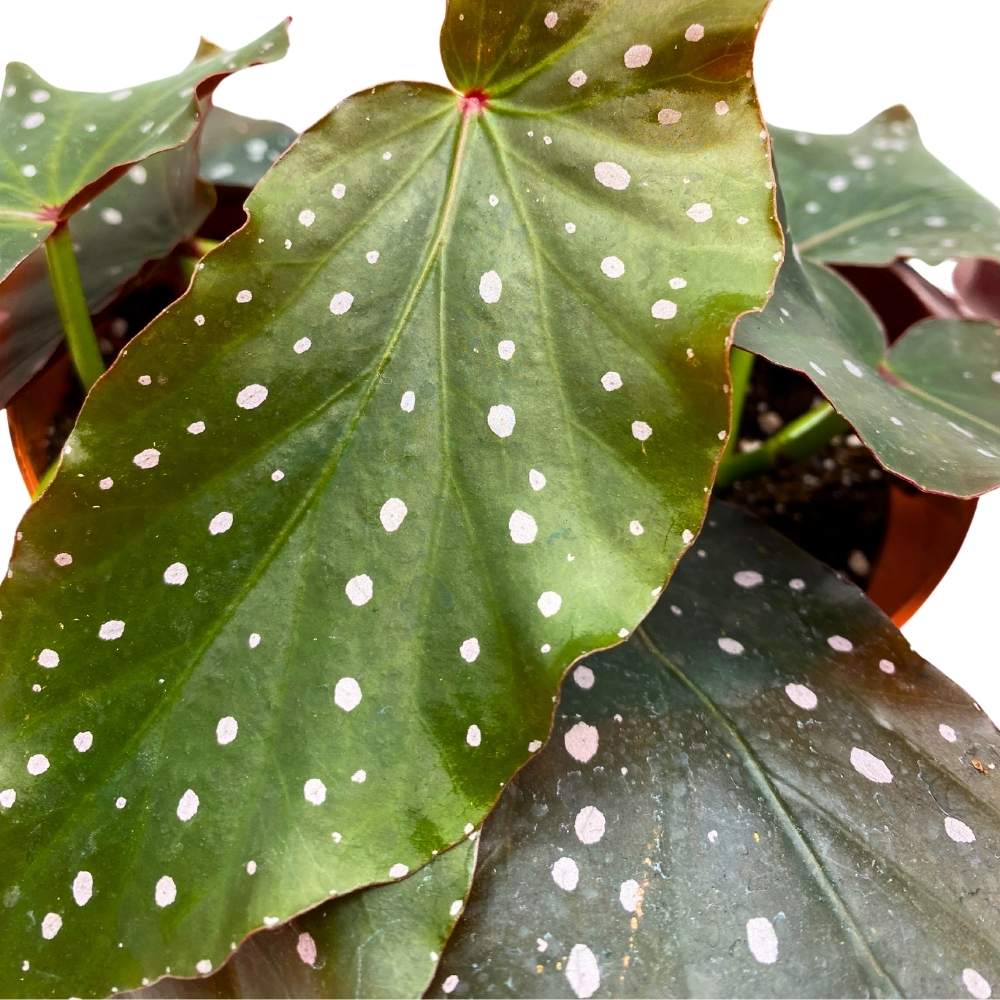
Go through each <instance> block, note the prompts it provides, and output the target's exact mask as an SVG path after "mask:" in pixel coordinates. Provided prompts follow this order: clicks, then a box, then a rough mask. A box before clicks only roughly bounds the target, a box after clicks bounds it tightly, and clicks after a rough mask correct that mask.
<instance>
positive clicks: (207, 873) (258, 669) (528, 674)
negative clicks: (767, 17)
mask: <svg viewBox="0 0 1000 1000" xmlns="http://www.w3.org/2000/svg"><path fill="white" fill-rule="evenodd" d="M698 10H699V11H700V12H701V14H702V15H703V16H704V23H701V21H698V22H697V23H695V22H694V19H693V17H688V16H686V15H683V16H682V15H681V14H678V13H676V12H675V13H672V14H670V15H669V16H664V10H663V5H662V4H660V3H659V2H651V0H650V2H635V0H629V2H627V3H625V2H617V3H615V2H611V0H609V2H606V3H602V4H586V5H579V4H567V5H566V7H565V9H564V14H565V16H560V17H558V18H553V17H549V13H550V8H547V7H545V6H537V5H535V4H527V3H526V4H521V5H518V6H515V7H514V8H506V11H505V13H504V14H503V16H502V17H500V16H499V15H494V14H489V15H488V16H486V15H485V14H484V20H483V22H482V24H481V27H480V28H477V29H476V33H475V34H474V36H473V37H472V38H471V39H469V38H466V39H465V40H464V41H461V39H462V38H464V37H465V35H466V34H467V33H468V31H469V30H470V25H469V22H470V19H471V17H472V14H473V13H475V19H476V21H477V22H478V21H479V15H478V13H477V12H476V11H472V12H467V10H466V8H465V6H463V5H461V4H459V5H452V6H451V7H450V8H449V10H448V15H447V20H446V24H445V28H444V37H445V38H446V39H448V38H452V39H454V42H453V44H446V46H445V56H446V62H447V65H448V66H449V71H450V72H451V75H452V78H453V79H454V80H455V82H456V83H461V84H462V86H463V89H465V77H464V76H463V73H462V71H461V69H460V68H456V59H459V57H460V55H461V54H463V53H464V55H465V58H466V59H468V58H470V57H471V55H472V53H475V52H477V51H480V52H483V53H485V52H486V50H487V48H488V47H489V46H492V45H494V44H495V43H496V40H497V39H498V38H501V37H504V38H506V39H507V42H509V45H508V44H506V43H505V45H504V47H503V52H504V53H507V55H506V56H503V57H501V54H500V53H499V52H496V53H494V54H493V55H490V57H489V59H490V61H489V62H488V64H487V63H483V64H482V66H481V68H480V74H479V75H481V77H482V79H483V80H484V83H488V84H489V87H491V88H493V90H494V91H496V92H498V93H499V92H502V93H503V97H502V99H501V98H496V102H495V104H494V99H493V97H492V96H490V95H491V94H492V93H493V91H489V90H486V89H485V88H484V89H481V90H480V91H479V92H478V93H473V94H469V95H467V96H463V97H460V96H458V95H457V94H455V93H453V92H449V91H446V90H443V89H441V88H438V87H433V86H424V85H419V84H409V83H405V84H404V83H397V84H391V85H387V86H383V87H379V88H376V89H374V90H369V91H366V92H364V93H362V94H359V95H357V96H355V97H353V98H351V99H349V100H347V101H345V102H344V103H343V104H341V105H340V106H339V107H338V108H337V109H336V110H335V111H334V112H333V113H332V114H331V115H330V116H329V117H328V118H326V119H325V120H323V121H322V122H321V123H319V124H318V125H317V126H316V127H315V128H313V129H311V130H310V131H309V132H307V133H306V134H305V135H304V136H303V137H302V139H301V140H299V141H298V142H297V143H296V144H295V145H294V146H293V147H292V148H291V149H290V150H289V151H288V153H287V154H286V155H285V156H283V157H282V158H281V160H280V161H279V162H277V163H276V164H275V165H274V168H273V169H272V170H270V171H269V172H268V173H267V175H266V176H265V177H264V178H263V180H262V181H261V183H260V184H259V185H258V187H257V189H256V190H255V191H254V193H253V194H252V195H251V197H250V199H249V201H248V203H247V210H248V212H249V216H250V218H249V221H248V223H247V225H246V226H245V227H244V228H243V229H242V230H240V232H238V233H237V234H235V235H234V236H233V237H231V238H230V239H229V240H228V241H227V242H226V243H225V244H224V245H223V246H222V247H220V248H219V249H218V250H217V251H215V252H213V253H212V254H210V255H209V256H208V257H207V258H206V261H205V267H204V269H203V270H201V271H199V272H198V274H197V275H196V277H195V280H194V282H193V286H192V288H191V290H190V291H189V293H188V294H187V295H186V296H185V297H184V298H182V299H181V300H179V301H178V302H177V303H175V304H174V305H173V306H171V307H170V308H168V309H167V310H166V311H165V312H164V313H163V314H162V315H161V316H160V318H159V319H158V320H157V321H156V322H154V323H153V324H152V325H151V326H150V327H148V328H147V330H146V331H145V333H144V334H143V335H141V336H140V337H139V338H137V339H136V340H135V341H133V342H132V343H131V344H130V345H129V347H128V349H127V350H126V351H125V352H123V354H122V355H121V356H120V358H119V360H118V361H117V362H116V364H115V366H114V367H113V369H112V370H111V371H110V372H109V373H108V374H107V375H106V376H105V377H104V378H102V380H101V381H100V383H99V384H98V385H97V386H96V387H95V390H94V391H93V392H92V393H91V395H90V397H89V401H88V403H87V404H86V406H85V408H84V411H83V413H82V415H81V418H80V421H79V423H78V425H77V430H76V431H75V433H74V435H73V436H72V437H71V439H70V441H69V446H68V452H67V454H66V455H65V458H64V460H63V462H62V468H61V472H60V474H59V475H58V476H57V478H56V480H55V482H54V484H53V485H52V486H51V487H50V488H49V490H48V491H47V492H46V494H45V496H44V498H43V499H42V500H41V501H40V502H39V503H38V504H37V505H36V506H35V507H34V508H33V509H32V510H31V512H30V513H29V514H28V516H27V518H26V519H25V522H24V523H23V525H22V538H21V541H20V542H19V544H18V546H17V550H16V552H15V555H14V558H13V564H12V574H13V575H12V576H11V577H10V578H9V579H8V580H6V581H5V583H4V585H3V589H2V590H0V612H2V619H0V649H2V653H0V657H2V661H0V662H2V665H3V670H2V674H0V677H2V680H0V706H2V708H0V712H2V713H3V714H2V717H0V719H2V728H3V732H4V733H5V739H4V742H3V750H2V755H0V787H3V788H8V787H9V788H11V789H12V791H13V794H15V795H16V800H15V799H12V800H11V801H12V805H11V806H10V808H8V809H6V811H5V812H4V813H3V815H2V817H0V819H2V824H3V825H2V826H0V871H3V872H4V873H5V878H6V879H7V884H8V885H10V886H17V896H16V900H15V901H14V902H13V903H12V905H11V906H9V907H5V908H3V909H2V910H0V937H2V939H3V940H4V942H5V945H6V946H7V950H8V951H9V953H10V954H11V955H12V956H14V957H15V959H16V961H15V960H12V961H11V962H10V963H8V964H7V966H6V967H4V968H3V969H2V970H0V991H2V990H6V991H7V992H12V993H28V994H32V995H34V994H38V993H43V994H49V993H53V994H58V995H65V994H66V993H68V992H72V993H76V994H78V995H79V994H81V993H84V994H88V995H89V994H91V993H101V994H105V993H107V992H108V991H109V990H110V989H111V988H112V987H117V988H119V989H123V988H127V987H129V986H135V985H137V984H138V983H139V982H140V980H141V978H142V977H144V976H145V977H147V978H153V977H155V976H159V975H162V974H163V972H164V971H165V969H164V967H165V966H166V965H169V966H170V967H171V970H172V972H173V973H174V974H175V975H176V974H182V975H192V974H194V972H195V970H196V969H197V963H198V962H202V961H206V960H207V961H209V962H210V963H211V964H212V966H213V967H214V966H217V965H218V964H219V963H220V962H221V961H222V960H223V959H224V958H225V957H226V956H227V955H228V954H229V951H230V943H231V942H232V941H234V940H237V941H238V940H240V939H241V938H242V937H243V936H244V935H245V934H247V933H248V932H250V931H252V930H253V929H255V928H258V927H260V926H261V925H262V924H264V923H265V920H268V919H272V918H277V919H278V920H279V921H281V920H286V919H288V918H290V917H291V916H293V915H294V914H296V913H299V912H301V911H303V910H304V909H307V908H309V907H310V906H313V905H315V904H316V903H317V902H319V901H320V900H323V899H325V898H327V897H328V895H329V894H330V893H331V892H332V893H335V894H343V893H345V892H348V891H349V890H353V889H355V888H357V887H359V886H363V885H366V884H370V883H376V882H384V881H387V880H391V879H394V878H397V877H399V876H400V874H401V873H402V872H404V871H407V870H410V869H414V870H415V869H416V868H417V867H419V866H420V865H422V864H424V863H425V862H427V861H428V860H430V858H431V857H432V853H433V852H434V851H441V850H443V849H444V848H446V847H448V846H450V845H452V844H454V843H456V842H458V841H459V840H460V839H461V838H462V837H463V836H465V830H466V828H467V826H468V824H470V823H471V824H473V825H476V824H478V822H479V821H480V820H481V819H482V817H483V816H484V815H485V813H486V812H487V811H488V809H489V808H490V807H491V806H492V805H493V803H494V801H495V799H496V797H497V795H498V794H499V792H500V789H501V786H502V784H503V783H504V782H505V781H506V780H508V779H509V778H510V776H511V775H512V774H513V773H514V771H515V770H516V769H517V768H518V767H519V766H520V765H521V764H523V763H524V762H525V760H526V759H527V758H528V757H529V755H530V754H531V753H533V752H535V750H537V748H538V747H539V746H540V741H541V740H543V739H544V738H545V736H546V735H547V733H548V731H549V726H550V723H551V713H552V698H553V695H554V694H555V692H556V688H557V684H558V682H559V679H560V677H561V676H562V674H563V672H564V671H565V669H566V667H567V666H568V665H569V664H570V663H571V662H572V661H573V660H574V659H576V658H577V657H578V656H580V655H581V654H583V653H585V652H588V651H591V650H593V649H596V648H603V647H606V646H609V645H612V644H614V643H616V642H618V641H619V639H620V638H621V637H623V636H625V635H627V634H628V633H629V631H630V630H631V629H632V628H633V627H634V626H635V625H636V624H637V623H638V621H639V620H640V619H641V618H642V617H643V616H644V614H645V613H646V612H647V611H648V609H649V608H650V606H651V605H652V603H653V602H654V600H655V595H656V594H657V593H658V592H659V589H660V587H661V586H662V584H663V582H664V579H665V577H666V576H667V575H668V574H669V572H670V571H671V569H672V566H673V564H674V562H675V561H676V559H677V558H678V557H679V555H680V553H681V552H682V550H683V549H684V548H685V547H686V546H688V545H689V544H690V542H691V541H692V540H693V537H694V534H695V533H696V532H697V530H698V528H699V525H700V522H701V519H702V516H703V513H704V509H705V504H706V498H707V495H708V490H709V487H710V484H711V482H712V476H713V473H714V469H715V465H716V462H717V460H718V457H719V453H720V451H721V449H722V447H723V438H724V436H725V432H724V428H725V427H726V425H727V421H728V405H727V396H726V393H725V384H726V381H727V371H726V352H727V340H728V337H729V334H730V331H731V327H732V324H733V322H734V320H735V318H736V317H737V316H738V315H739V314H740V313H742V312H743V311H744V310H747V309H751V308H754V307H758V306H759V305H760V304H761V302H762V300H763V298H764V296H765V295H766V293H767V291H768V289H769V285H770V282H771V280H772V277H773V272H774V269H775V260H774V258H775V254H776V253H777V252H778V250H779V241H778V232H777V224H776V221H775V220H774V218H773V216H772V190H771V188H772V182H771V178H770V165H769V162H768V157H767V156H766V148H765V143H764V142H763V141H762V139H761V130H760V120H759V115H758V111H757V108H756V104H755V102H754V97H753V93H752V89H751V81H750V78H749V75H748V74H749V69H750V58H751V50H752V45H753V39H754V33H755V30H756V29H755V24H756V21H757V19H758V17H759V15H760V12H761V4H760V3H759V2H757V0H754V2H741V3H735V4H734V3H727V4H725V5H723V6H721V7H720V6H717V5H702V6H700V7H699V8H698ZM709 15H711V17H710V16H709ZM505 32H506V34H505ZM508 36H509V37H508ZM636 46H639V51H638V53H637V51H636V49H635V47H636ZM647 49H648V50H649V51H648V52H647V51H646V50H647ZM515 57H516V58H517V59H519V60H521V62H520V63H519V65H523V66H529V67H530V70H529V69H521V70H520V71H518V72H519V73H520V74H521V79H520V80H519V79H518V76H517V75H511V73H508V72H507V71H506V70H503V72H501V69H502V64H503V58H515ZM483 58H485V56H483ZM494 65H496V66H499V67H500V69H497V70H496V71H494V70H492V69H490V68H489V67H490V66H494ZM578 70H579V71H580V72H584V73H586V74H587V78H588V80H589V81H591V84H590V86H589V87H587V86H586V85H585V84H584V83H583V82H582V81H581V78H580V77H577V76H575V74H576V73H577V71H578ZM525 74H526V75H525ZM571 76H572V77H574V81H575V82H572V83H571V82H570V79H569V78H570V77H571ZM665 108H670V109H671V110H675V111H677V112H678V113H681V114H682V118H681V119H680V120H675V119H674V118H673V117H672V116H666V115H661V112H663V111H664V109H665ZM668 118H669V121H668ZM678 125H680V126H681V127H680V128H677V126H678ZM741 220H745V221H741ZM40 658H41V659H40ZM80 733H87V734H90V735H89V736H81V738H80V741H81V743H84V744H86V746H87V749H86V751H85V752H81V751H79V749H78V748H77V747H76V745H75V743H74V738H75V736H76V735H77V734H80ZM42 758H44V762H45V766H44V767H43V766H42ZM32 761H33V762H34V763H30V766H29V762H32ZM333 831H337V832H338V833H340V834H341V839H340V841H339V842H338V841H336V840H335V839H333V838H332V837H331V834H332V832H333ZM43 843H44V845H45V846H44V847H40V846H38V845H40V844H43ZM249 859H255V860H256V861H257V864H258V871H257V874H256V876H255V877H253V878H247V877H246V873H245V865H246V863H247V861H248V860H249ZM77 871H86V872H87V873H89V877H91V878H92V881H93V892H92V897H91V898H88V901H87V903H86V905H85V906H82V907H81V906H78V905H76V904H75V903H74V901H73V898H72V895H71V893H70V886H71V884H72V882H73V879H74V877H75V873H76V872H77ZM220 901H222V902H221V903H220ZM47 912H51V913H53V914H55V915H56V917H57V918H58V920H59V930H58V933H55V934H48V933H42V931H43V930H44V928H42V927H41V926H40V923H39V914H44V913H47ZM54 919H55V918H54ZM25 961H26V962H28V963H29V970H28V971H27V972H22V971H20V970H21V964H20V963H22V962H25Z"/></svg>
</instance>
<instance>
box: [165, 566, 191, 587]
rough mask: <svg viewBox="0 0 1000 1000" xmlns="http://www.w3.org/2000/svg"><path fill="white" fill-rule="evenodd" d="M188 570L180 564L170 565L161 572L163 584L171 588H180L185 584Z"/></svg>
mask: <svg viewBox="0 0 1000 1000" xmlns="http://www.w3.org/2000/svg"><path fill="white" fill-rule="evenodd" d="M187 578H188V568H187V566H185V565H184V563H182V562H175V563H171V564H170V565H169V566H168V567H167V568H166V569H165V570H164V571H163V582H164V583H167V584H170V585H171V586H172V587H180V586H183V584H185V583H187Z"/></svg>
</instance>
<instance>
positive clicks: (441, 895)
mask: <svg viewBox="0 0 1000 1000" xmlns="http://www.w3.org/2000/svg"><path fill="white" fill-rule="evenodd" d="M475 861H476V849H475V842H473V841H468V840H464V841H462V842H461V843H460V844H457V845H456V846H455V847H453V848H451V850H448V851H445V853H444V854H441V855H439V856H438V857H437V858H435V859H434V860H433V861H432V862H431V863H430V864H427V865H424V867H423V868H421V869H420V871H418V872H414V873H413V874H412V875H410V876H409V877H408V878H405V879H403V880H402V881H400V882H392V883H390V884H388V885H379V886H372V887H370V888H368V889H360V890H359V891H357V892H354V893H351V894H350V895H349V896H345V897H344V898H343V899H336V900H331V901H330V902H329V903H323V904H322V905H320V906H318V907H316V909H314V910H310V911H309V912H308V913H304V914H303V915H302V916H300V917H296V918H295V919H294V920H291V921H289V923H287V924H282V925H281V926H280V927H276V928H274V929H273V930H262V931H258V932H257V933H256V934H253V935H252V936H251V937H249V938H248V939H247V940H246V941H244V942H243V944H241V945H240V947H239V949H238V950H237V951H236V953H235V954H234V955H233V956H232V957H231V958H230V959H229V960H228V961H227V962H226V964H225V965H224V966H223V967H222V968H221V969H219V970H218V971H216V972H215V973H214V974H213V975H210V976H208V977H207V978H201V977H199V978H193V979H172V978H170V977H167V978H165V979H161V980H160V982H158V983H155V984H154V985H152V986H148V987H146V988H144V989H140V990H136V991H135V992H133V993H131V994H128V995H129V996H131V997H135V998H136V1000H142V998H152V997H167V998H171V997H183V998H185V1000H197V998H200V997H205V998H213V997H219V998H226V997H316V998H322V997H419V996H422V995H423V993H424V990H426V989H427V987H428V986H429V985H430V982H431V980H432V979H433V977H434V971H435V969H436V968H437V962H438V958H439V956H440V954H441V950H442V948H443V947H444V945H445V942H446V941H447V940H448V937H449V936H450V934H451V932H452V929H453V928H454V926H455V923H456V921H457V920H458V917H459V914H461V912H462V908H463V906H464V903H465V896H466V894H467V893H468V890H469V885H470V883H471V881H472V872H473V868H474V867H475ZM251 872H252V873H253V874H256V866H253V867H252V869H248V872H247V873H248V874H251ZM206 961H207V960H206Z"/></svg>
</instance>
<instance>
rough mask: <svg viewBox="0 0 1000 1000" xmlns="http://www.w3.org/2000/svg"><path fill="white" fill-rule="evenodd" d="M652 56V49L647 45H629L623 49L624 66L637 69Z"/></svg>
mask: <svg viewBox="0 0 1000 1000" xmlns="http://www.w3.org/2000/svg"><path fill="white" fill-rule="evenodd" d="M652 56H653V50H652V49H651V48H650V47H649V46H648V45H631V46H629V48H627V49H626V50H625V68H626V69H639V68H640V67H641V66H645V65H646V64H647V63H648V62H649V60H650V59H651V58H652Z"/></svg>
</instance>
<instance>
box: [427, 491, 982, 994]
mask: <svg viewBox="0 0 1000 1000" xmlns="http://www.w3.org/2000/svg"><path fill="white" fill-rule="evenodd" d="M998 762H1000V738H998V733H997V731H996V728H995V727H994V726H993V725H992V724H991V723H990V721H989V720H988V719H987V718H986V717H985V716H984V715H983V713H982V711H981V710H980V709H979V707H978V706H977V705H975V704H974V703H973V702H972V701H971V699H970V698H969V697H968V696H967V695H966V694H964V693H963V692H962V691H960V690H959V689H958V688H957V687H955V685H953V684H952V683H950V682H949V681H948V680H946V679H945V678H944V677H943V676H942V675H941V674H939V673H938V672H937V671H936V670H935V669H934V668H933V667H932V666H931V665H930V664H928V663H927V662H926V661H924V660H922V659H921V658H920V657H919V656H917V655H916V654H915V653H914V652H913V651H912V650H911V649H910V648H909V646H908V644H907V643H906V641H905V640H904V638H903V637H902V636H901V635H900V634H899V633H898V632H897V631H896V630H895V628H894V627H893V626H892V623H891V622H890V621H889V620H888V619H887V618H886V617H885V616H884V615H883V614H882V613H881V612H880V611H879V610H878V609H877V608H876V607H875V606H874V605H873V604H872V603H871V602H870V601H868V600H867V598H866V597H865V596H864V595H863V594H862V593H861V592H860V591H858V590H857V589H855V588H854V587H853V586H852V585H850V584H848V583H845V582H843V581H842V580H840V579H839V578H838V577H837V576H836V575H835V574H834V573H833V572H832V571H830V570H829V569H827V568H826V567H823V566H822V565H821V564H819V563H818V562H816V561H815V560H814V559H812V558H811V557H809V556H807V555H806V554H805V553H803V552H802V551H800V550H798V549H796V547H795V546H794V545H792V544H791V543H790V542H788V541H787V540H786V539H784V538H782V537H781V536H779V535H777V534H776V533H775V532H773V531H771V530H770V529H768V528H766V527H764V526H763V525H762V524H760V523H759V522H756V521H754V520H753V519H751V518H750V517H748V516H747V515H746V514H743V513H741V512H738V511H736V510H735V509H734V508H729V507H727V506H725V505H723V504H716V505H714V506H713V507H712V509H711V510H710V512H709V521H708V527H706V529H705V531H704V532H703V533H702V535H701V537H700V538H699V540H698V550H697V552H691V553H689V554H688V555H687V556H686V557H685V559H684V561H683V562H682V563H681V566H680V568H679V569H678V571H677V573H676V575H675V576H674V579H673V580H672V581H671V583H670V586H669V587H668V588H667V591H666V592H665V594H664V596H663V598H662V599H661V601H660V603H659V605H658V606H657V608H656V609H655V610H654V611H653V613H652V614H651V615H650V617H649V618H648V619H647V620H646V621H645V622H644V623H643V624H642V626H641V627H640V629H639V630H637V632H636V634H635V635H634V636H633V637H632V638H631V639H630V641H629V642H628V644H627V645H623V646H619V647H618V648H617V649H615V650H613V651H611V652H606V653H602V654H600V655H598V656H595V657H592V658H590V659H588V660H586V661H585V662H584V663H582V664H580V665H579V666H577V667H576V669H575V672H574V673H573V674H572V679H567V682H566V684H565V687H564V690H563V694H562V700H561V702H560V706H559V712H558V715H557V723H556V730H555V732H554V734H553V738H552V740H551V741H550V743H549V744H548V746H547V747H546V748H545V750H543V751H542V753H541V754H539V755H538V757H537V758H536V759H535V760H533V761H532V762H531V763H529V765H528V766H527V767H526V768H525V769H524V771H522V772H521V774H519V775H518V777H517V778H515V779H514V781H513V782H511V785H510V786H509V787H508V788H507V790H506V791H505V792H504V795H503V798H502V799H501V800H500V804H499V805H498V807H497V809H496V810H495V811H494V812H493V814H492V815H491V816H490V818H489V819H488V820H487V822H486V825H485V826H484V829H483V834H482V838H481V847H480V856H479V865H478V870H477V874H476V879H475V882H474V884H473V890H472V893H471V896H470V899H469V903H468V905H467V907H466V910H465V913H464V914H463V916H462V918H461V920H460V921H459V923H458V925H457V927H456V928H455V932H454V934H453V936H452V938H451V941H450V943H449V946H448V947H447V948H446V950H445V953H444V955H443V956H442V959H441V965H440V967H439V970H438V974H437V977H436V980H435V984H434V986H433V987H432V989H431V991H430V993H429V995H431V996H444V995H450V996H452V997H465V996H478V997H495V996H537V997H563V996H565V997H573V996H576V997H581V998H586V997H591V996H597V997H632V996H636V997H648V996H768V997H786V996H787V997H799V996H802V995H803V993H805V994H807V995H809V996H967V995H971V996H972V997H976V998H985V997H989V996H990V990H991V985H990V984H991V983H992V984H995V983H997V982H998V980H1000V934H998V932H997V923H996V916H995V907H996V898H997V894H998V892H1000V863H998V860H997V855H998V848H1000V818H998V817H1000V789H998V786H997V779H996V776H995V775H996V771H995V768H996V765H997V763H998Z"/></svg>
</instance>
